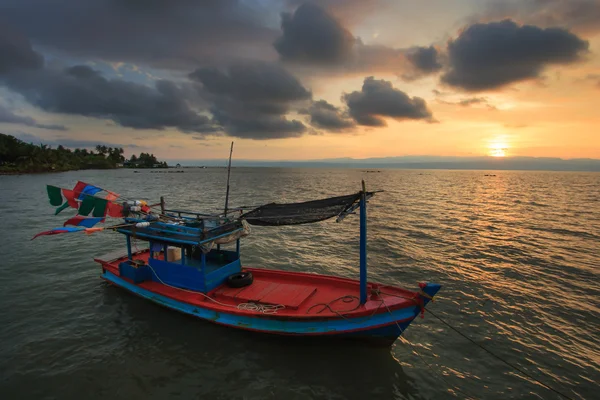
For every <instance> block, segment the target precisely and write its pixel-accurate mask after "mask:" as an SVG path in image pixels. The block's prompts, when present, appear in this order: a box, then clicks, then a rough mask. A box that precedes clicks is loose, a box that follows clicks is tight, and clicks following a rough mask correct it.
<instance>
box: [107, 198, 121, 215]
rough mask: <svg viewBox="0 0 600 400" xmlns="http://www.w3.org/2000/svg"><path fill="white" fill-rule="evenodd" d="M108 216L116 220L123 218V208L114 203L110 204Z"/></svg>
mask: <svg viewBox="0 0 600 400" xmlns="http://www.w3.org/2000/svg"><path fill="white" fill-rule="evenodd" d="M108 215H109V216H111V217H114V218H121V217H123V206H122V205H121V204H117V203H113V202H110V203H108Z"/></svg>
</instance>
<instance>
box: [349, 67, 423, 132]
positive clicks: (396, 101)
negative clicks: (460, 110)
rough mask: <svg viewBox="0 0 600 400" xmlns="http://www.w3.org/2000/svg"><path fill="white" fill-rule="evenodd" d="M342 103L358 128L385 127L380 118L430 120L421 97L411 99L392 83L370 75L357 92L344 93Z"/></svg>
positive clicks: (383, 121)
mask: <svg viewBox="0 0 600 400" xmlns="http://www.w3.org/2000/svg"><path fill="white" fill-rule="evenodd" d="M342 100H343V101H344V102H346V104H347V105H348V109H349V112H350V115H351V116H352V117H353V118H354V119H355V120H356V122H357V123H358V124H359V125H366V126H386V125H387V123H386V122H385V120H384V119H383V118H382V117H391V118H394V119H397V120H405V119H424V120H427V121H430V122H431V121H433V116H432V114H431V111H429V109H428V108H427V104H426V103H425V100H423V99H421V98H420V97H413V98H411V97H409V96H408V95H407V94H406V93H404V92H403V91H401V90H398V89H395V88H394V87H393V86H392V83H391V82H389V81H385V80H383V79H381V80H376V79H375V78H373V77H372V76H370V77H367V78H365V80H364V82H363V86H362V89H361V91H360V92H358V91H354V92H352V93H346V94H344V95H343V96H342Z"/></svg>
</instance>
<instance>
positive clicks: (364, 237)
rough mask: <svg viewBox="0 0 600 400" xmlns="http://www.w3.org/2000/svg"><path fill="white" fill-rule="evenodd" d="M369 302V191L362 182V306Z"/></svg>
mask: <svg viewBox="0 0 600 400" xmlns="http://www.w3.org/2000/svg"><path fill="white" fill-rule="evenodd" d="M366 302H367V191H366V188H365V181H364V180H363V181H362V192H361V193H360V304H365V303H366Z"/></svg>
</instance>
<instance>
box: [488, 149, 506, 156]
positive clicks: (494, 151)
mask: <svg viewBox="0 0 600 400" xmlns="http://www.w3.org/2000/svg"><path fill="white" fill-rule="evenodd" d="M490 156H492V157H506V148H503V147H498V148H493V149H491V150H490Z"/></svg>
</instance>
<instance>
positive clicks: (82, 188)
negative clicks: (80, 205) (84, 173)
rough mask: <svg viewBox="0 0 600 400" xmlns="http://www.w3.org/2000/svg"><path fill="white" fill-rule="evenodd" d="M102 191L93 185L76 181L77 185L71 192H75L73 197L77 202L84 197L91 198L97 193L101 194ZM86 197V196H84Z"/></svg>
mask: <svg viewBox="0 0 600 400" xmlns="http://www.w3.org/2000/svg"><path fill="white" fill-rule="evenodd" d="M102 190H103V189H102V188H99V187H97V186H94V185H89V184H87V183H85V182H81V181H77V184H76V185H75V187H74V188H73V192H75V196H76V197H77V198H78V199H79V200H83V199H84V198H85V197H89V196H93V195H95V194H96V193H98V192H101V191H102ZM86 195H88V196H86Z"/></svg>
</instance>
